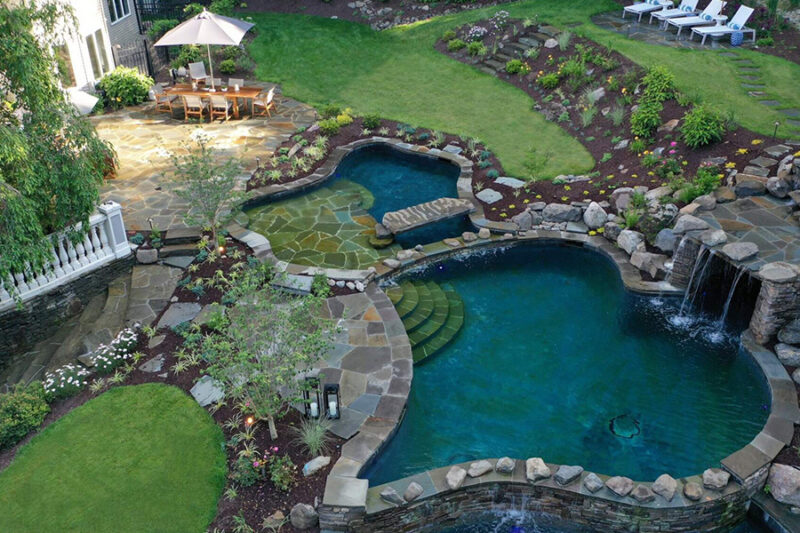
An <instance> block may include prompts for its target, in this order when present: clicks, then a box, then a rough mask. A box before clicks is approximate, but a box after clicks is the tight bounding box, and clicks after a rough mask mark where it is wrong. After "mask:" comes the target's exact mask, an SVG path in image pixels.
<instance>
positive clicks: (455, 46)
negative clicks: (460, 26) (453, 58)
mask: <svg viewBox="0 0 800 533" xmlns="http://www.w3.org/2000/svg"><path fill="white" fill-rule="evenodd" d="M465 46H467V43H465V42H464V41H462V40H461V39H452V40H451V41H449V42H448V43H447V49H448V50H449V51H451V52H455V51H457V50H461V49H462V48H464V47H465Z"/></svg>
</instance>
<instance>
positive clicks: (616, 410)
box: [366, 245, 769, 485]
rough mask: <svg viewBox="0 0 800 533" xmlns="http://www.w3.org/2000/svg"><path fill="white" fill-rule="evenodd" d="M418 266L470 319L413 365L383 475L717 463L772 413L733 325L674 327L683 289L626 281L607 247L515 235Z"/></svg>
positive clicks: (641, 472)
mask: <svg viewBox="0 0 800 533" xmlns="http://www.w3.org/2000/svg"><path fill="white" fill-rule="evenodd" d="M409 276H410V277H412V278H413V279H428V280H432V281H435V282H437V283H439V284H440V285H442V286H443V287H445V288H451V289H454V290H455V291H457V292H458V294H460V296H461V298H462V299H463V302H464V313H465V324H464V327H463V328H462V330H461V333H460V335H459V336H458V337H457V338H456V339H455V341H453V342H452V343H451V344H450V345H449V346H447V347H446V348H445V349H444V350H443V351H441V352H440V353H438V354H437V355H435V356H433V357H431V358H430V359H428V360H426V361H425V362H424V363H422V364H421V365H418V366H416V367H415V369H414V380H413V384H412V387H411V394H410V396H409V401H408V411H407V414H406V416H405V419H404V420H403V422H402V424H401V425H400V427H399V429H398V431H397V433H396V435H395V436H394V438H393V439H392V440H391V441H390V443H389V444H388V446H387V448H386V449H385V450H383V451H382V452H381V454H380V456H379V457H378V458H377V460H376V461H375V462H374V464H373V465H372V466H371V467H370V469H369V471H368V472H366V477H367V478H369V480H370V483H371V484H372V485H375V484H380V483H384V482H388V481H392V480H395V479H399V478H402V477H405V476H409V475H411V474H414V473H417V472H420V471H423V470H428V469H431V468H436V467H441V466H446V465H449V464H452V463H457V462H463V461H469V460H473V459H478V458H487V457H501V456H506V455H507V456H510V457H515V458H519V459H525V458H527V457H534V456H539V457H543V458H544V459H545V461H548V462H553V463H561V464H579V465H582V466H583V467H584V468H585V469H587V470H590V471H595V472H599V473H603V474H607V475H624V476H628V477H630V478H633V479H635V480H638V481H652V480H654V479H655V478H656V477H657V476H659V475H660V474H662V473H665V472H666V473H669V474H671V475H672V476H674V477H676V478H677V477H682V476H686V475H693V474H698V473H700V472H702V471H703V470H704V469H706V468H708V467H710V466H716V465H717V464H718V463H719V461H720V460H721V459H723V458H724V457H726V456H727V455H729V454H730V453H732V452H734V451H736V450H737V449H739V448H740V447H742V446H744V445H745V444H747V443H748V442H749V441H750V440H752V438H753V437H754V436H755V435H756V434H757V433H758V432H759V431H760V430H761V428H762V427H763V424H764V423H765V421H766V418H767V415H768V407H769V405H768V402H769V399H768V390H767V386H766V383H765V381H764V379H763V376H762V374H761V371H760V370H759V369H758V367H757V366H756V365H755V363H754V362H753V361H752V360H751V359H750V357H749V355H748V354H747V353H745V352H744V351H743V350H741V349H740V348H739V345H738V341H737V340H735V338H734V339H732V340H730V341H728V342H718V343H716V344H714V343H712V342H709V341H706V340H705V339H704V338H703V336H701V335H696V336H693V335H692V334H691V333H692V332H691V331H687V330H685V329H676V326H673V325H671V323H670V321H669V320H668V317H669V315H670V313H672V312H677V310H676V309H675V308H676V307H678V306H679V305H680V302H679V301H678V302H669V301H667V302H666V303H664V302H663V301H661V300H659V301H658V302H661V303H660V305H656V304H654V301H653V299H652V298H644V297H639V296H635V295H633V294H631V293H628V292H626V291H625V290H624V288H623V285H622V282H621V280H620V277H619V274H618V272H617V271H616V267H615V266H614V265H613V264H612V263H611V262H610V261H609V260H607V259H606V258H605V257H603V256H601V255H600V254H598V253H596V252H592V251H589V250H585V249H579V248H574V247H557V246H549V247H541V246H527V245H525V246H517V247H513V248H509V249H506V250H504V251H494V252H487V253H485V254H483V255H479V256H471V257H470V258H469V259H465V260H448V261H445V262H443V263H440V264H436V265H433V266H430V267H428V268H427V269H425V270H424V271H416V272H413V273H410V274H409ZM612 426H613V430H614V431H612Z"/></svg>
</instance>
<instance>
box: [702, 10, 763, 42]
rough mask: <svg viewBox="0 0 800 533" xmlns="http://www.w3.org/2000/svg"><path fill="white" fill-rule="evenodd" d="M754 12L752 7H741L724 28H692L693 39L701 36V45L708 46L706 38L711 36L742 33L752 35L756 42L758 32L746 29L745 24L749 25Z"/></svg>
mask: <svg viewBox="0 0 800 533" xmlns="http://www.w3.org/2000/svg"><path fill="white" fill-rule="evenodd" d="M753 11H754V9H753V8H752V7H747V6H739V9H737V10H736V14H734V15H733V18H732V19H731V20H729V21H728V23H727V24H725V25H724V26H703V27H700V28H692V35H691V37H693V36H694V35H695V34H697V35H701V36H702V37H703V40H702V41H701V44H706V37H708V36H709V35H712V36H714V37H719V36H721V35H729V34H731V33H736V32H742V33H752V34H753V42H756V30H754V29H752V28H746V27H745V24H747V21H748V20H750V16H751V15H752V14H753Z"/></svg>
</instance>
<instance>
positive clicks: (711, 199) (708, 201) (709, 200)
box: [694, 194, 717, 211]
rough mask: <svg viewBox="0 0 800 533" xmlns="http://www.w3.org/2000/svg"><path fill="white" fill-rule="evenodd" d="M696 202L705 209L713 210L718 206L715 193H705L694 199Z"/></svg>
mask: <svg viewBox="0 0 800 533" xmlns="http://www.w3.org/2000/svg"><path fill="white" fill-rule="evenodd" d="M694 203H696V204H697V205H698V206H700V209H701V210H703V211H712V210H713V209H714V208H715V207H717V197H716V196H714V195H713V194H704V195H703V196H698V197H697V198H695V199H694Z"/></svg>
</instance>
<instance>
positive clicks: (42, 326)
mask: <svg viewBox="0 0 800 533" xmlns="http://www.w3.org/2000/svg"><path fill="white" fill-rule="evenodd" d="M135 261H136V258H135V257H134V255H133V254H131V255H129V256H128V257H126V258H123V259H118V260H116V261H114V262H112V263H109V264H107V265H106V266H104V267H103V268H100V269H97V270H95V271H92V272H90V273H88V274H86V275H84V276H81V277H79V278H76V279H74V280H73V281H71V282H70V283H67V284H66V285H63V286H60V287H58V288H57V289H55V290H52V291H50V292H47V293H44V294H41V295H39V296H37V297H35V298H33V299H31V300H29V301H27V302H25V303H24V304H23V306H22V308H21V309H20V308H17V307H13V308H11V309H8V310H6V311H4V312H2V313H0V366H3V365H4V364H5V362H6V359H8V358H9V357H10V356H11V355H12V354H14V353H15V352H16V351H18V350H19V349H21V348H22V347H23V346H27V345H30V344H33V343H35V342H37V341H39V340H42V339H43V338H45V337H47V335H48V334H49V333H50V332H51V330H52V329H53V328H54V327H55V326H56V325H57V324H59V323H60V322H62V321H64V320H66V319H68V318H70V317H72V316H74V315H76V314H77V313H79V312H80V311H81V309H83V307H84V306H85V305H86V304H87V303H88V302H89V300H91V299H92V297H94V296H95V295H97V294H99V293H100V292H102V291H104V290H105V289H106V287H108V284H109V283H110V282H111V281H112V280H113V279H115V278H116V277H118V276H119V275H120V274H122V273H123V272H125V271H126V270H129V269H130V268H131V267H132V265H133V263H135Z"/></svg>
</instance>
